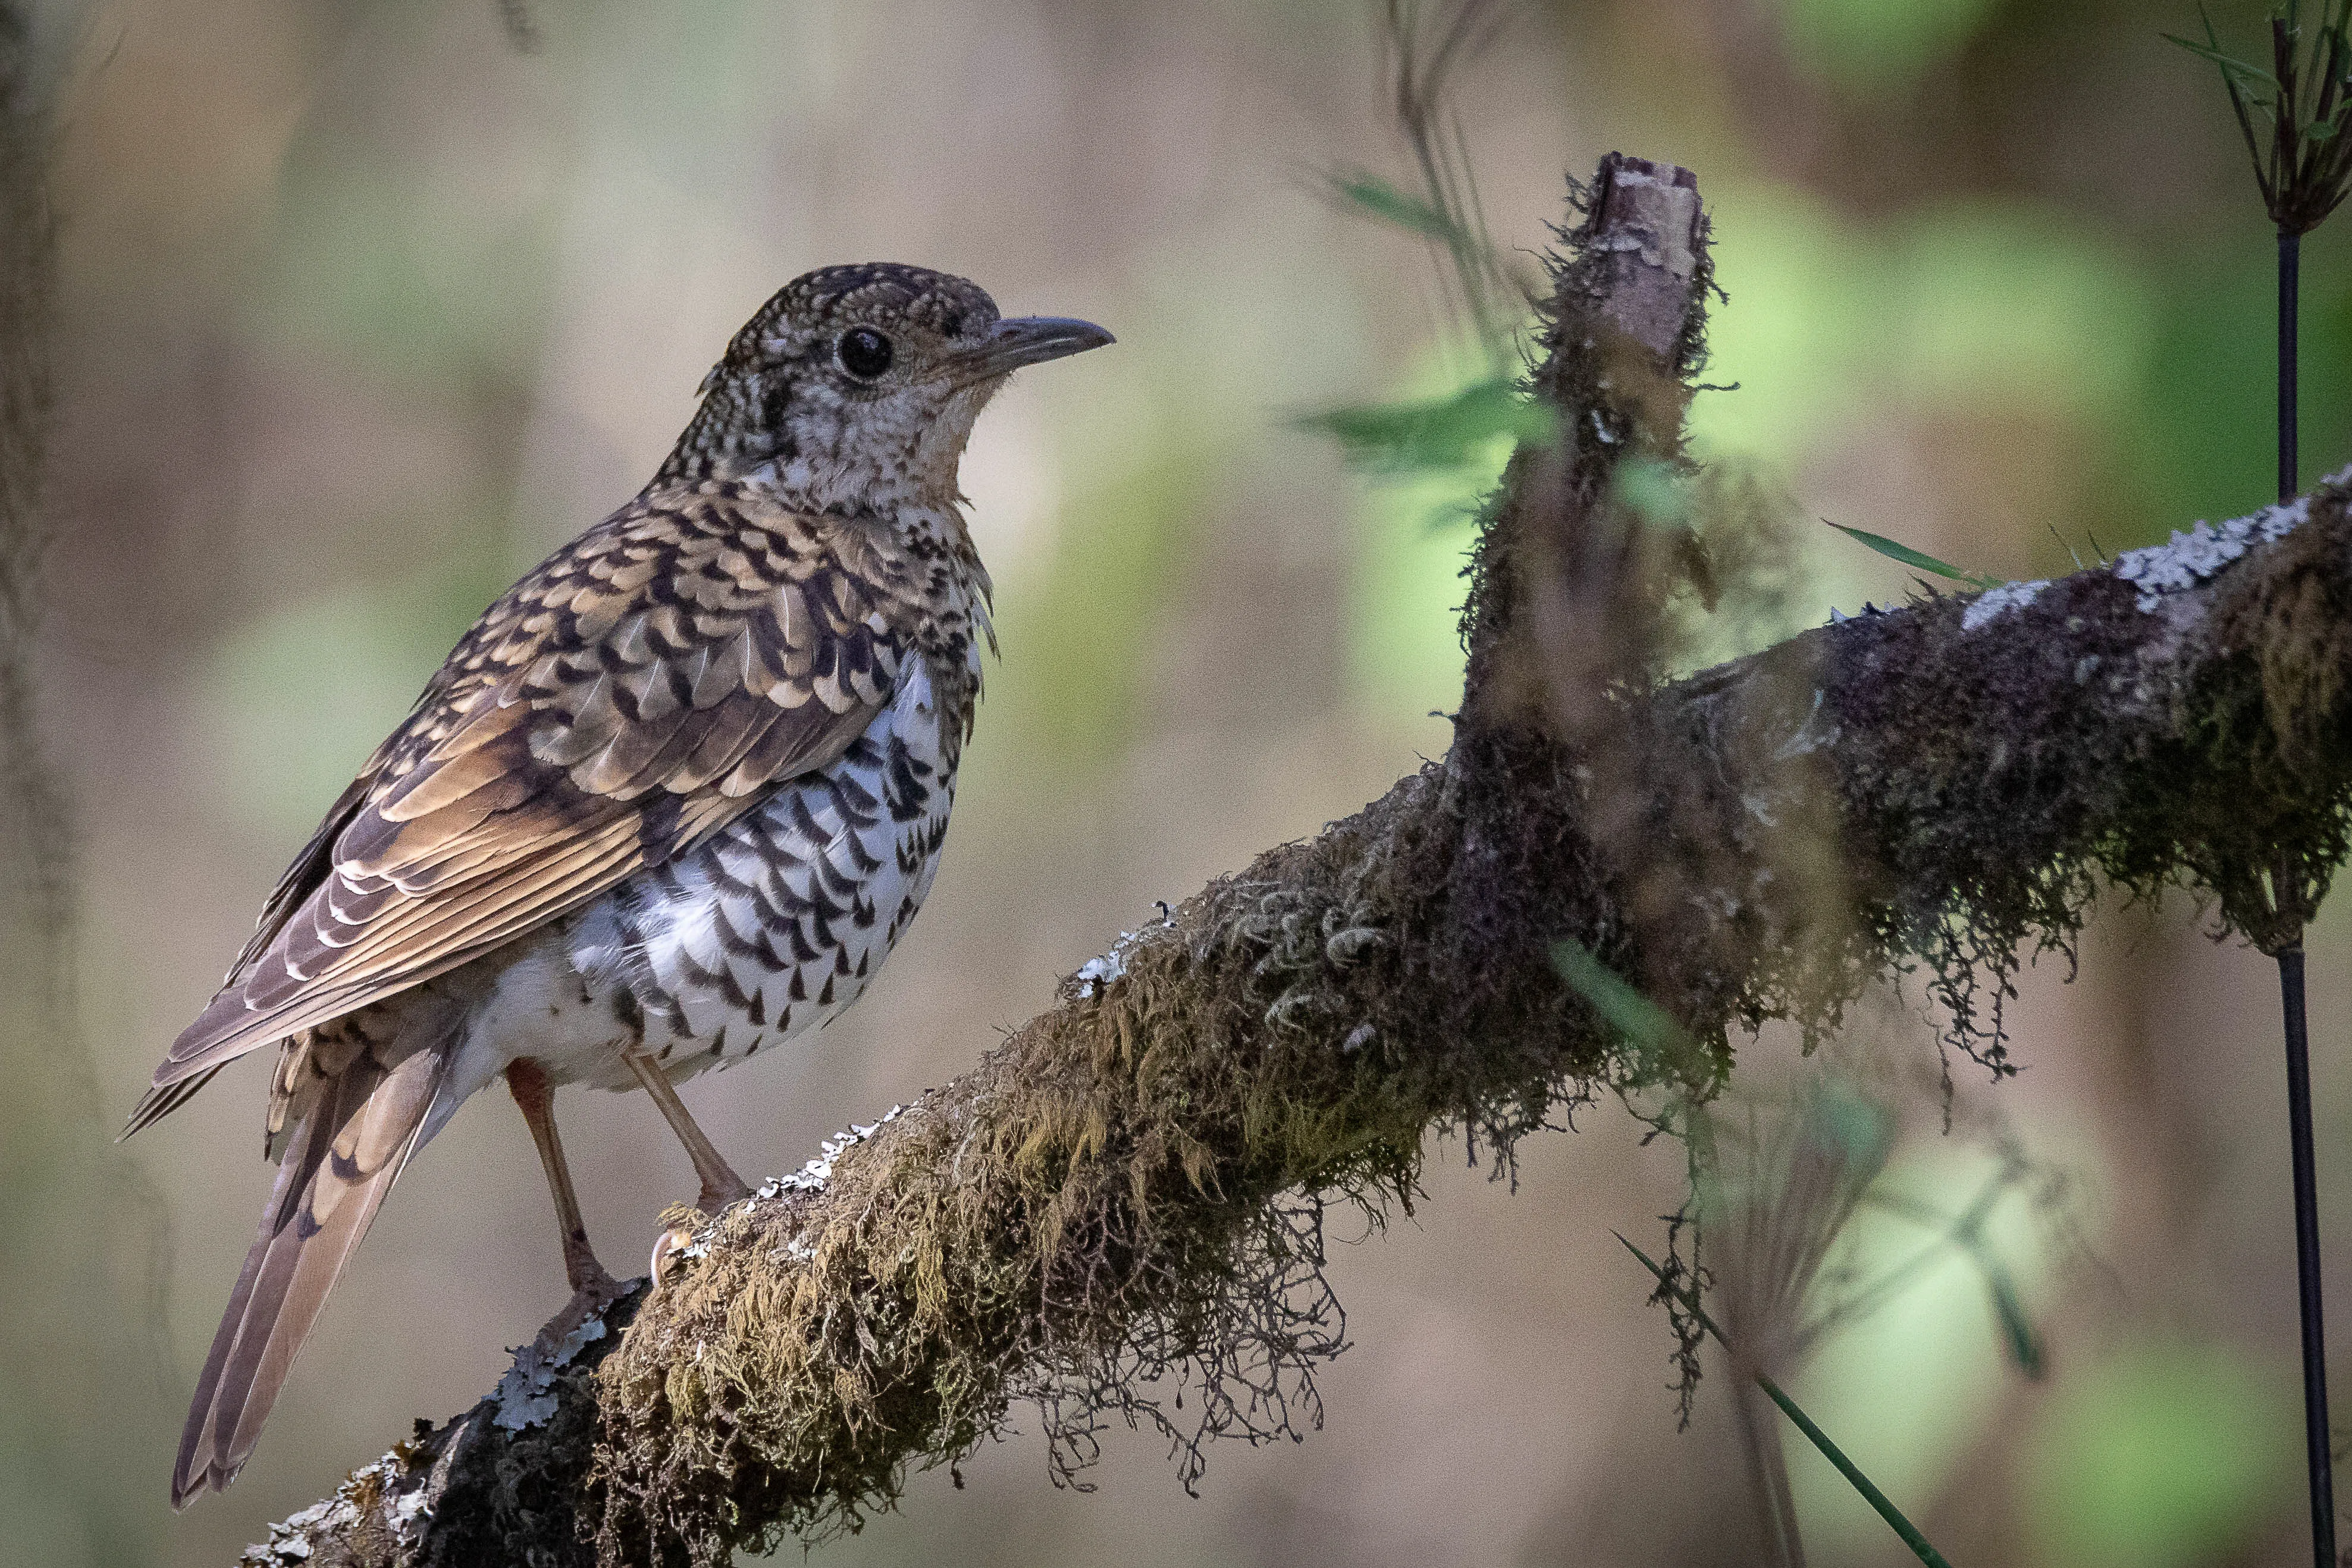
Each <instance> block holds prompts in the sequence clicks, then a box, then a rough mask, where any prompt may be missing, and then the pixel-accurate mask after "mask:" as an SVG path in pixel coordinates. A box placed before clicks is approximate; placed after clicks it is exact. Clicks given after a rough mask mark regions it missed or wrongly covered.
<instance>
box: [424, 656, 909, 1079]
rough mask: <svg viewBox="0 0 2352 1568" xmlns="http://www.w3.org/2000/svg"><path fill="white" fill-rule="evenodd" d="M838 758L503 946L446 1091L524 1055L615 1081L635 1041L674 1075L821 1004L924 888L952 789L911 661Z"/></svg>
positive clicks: (847, 986) (822, 1017) (796, 1022)
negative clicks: (519, 942) (511, 948)
mask: <svg viewBox="0 0 2352 1568" xmlns="http://www.w3.org/2000/svg"><path fill="white" fill-rule="evenodd" d="M913 663H914V666H915V668H914V669H913V671H912V672H911V673H910V674H909V675H908V678H907V679H906V680H905V682H904V683H903V684H902V685H901V687H900V688H899V690H898V696H897V698H896V699H895V700H894V701H893V702H892V703H891V705H890V706H889V707H888V708H887V709H885V710H883V711H882V712H881V713H879V714H878V715H877V716H876V718H875V720H874V721H873V722H872V723H871V724H870V725H868V726H867V727H866V731H865V733H864V734H863V735H861V736H860V737H859V738H858V740H857V741H856V743H855V744H853V745H852V746H851V747H850V748H849V750H848V751H847V752H845V753H843V755H842V756H841V758H840V759H839V760H837V761H836V762H835V763H833V764H832V765H831V766H829V767H827V768H825V769H824V770H823V771H821V772H819V773H813V774H810V775H807V776H806V777H804V778H802V779H799V780H796V781H794V782H793V783H792V784H788V785H786V786H785V787H783V788H782V789H780V790H778V791H777V792H776V793H775V794H774V795H772V796H771V797H770V798H769V799H768V800H767V801H766V802H764V803H763V804H762V805H760V806H758V807H756V808H755V809H753V810H751V811H749V812H746V813H745V814H744V815H743V816H740V817H738V818H737V819H736V820H735V821H734V822H733V823H731V824H730V825H729V826H727V827H725V828H723V829H721V830H720V831H719V833H717V834H714V835H713V836H711V837H709V838H708V839H706V840H704V841H703V842H702V843H700V844H698V845H697V846H695V847H693V848H692V849H690V850H688V852H687V853H686V854H685V855H683V856H680V857H679V858H677V859H676V860H673V861H671V862H669V863H668V864H667V865H663V866H657V867H654V868H649V869H647V870H645V871H642V872H639V873H638V874H637V875H635V876H634V877H631V878H630V879H627V880H626V881H625V882H623V883H621V884H619V885H618V886H617V887H615V888H614V889H613V890H612V891H611V892H609V893H607V894H606V895H604V897H603V898H602V899H600V900H597V901H596V902H594V903H593V904H591V905H589V906H588V907H587V908H586V909H584V910H581V911H579V912H578V913H577V914H575V915H573V916H572V917H570V918H568V919H566V920H564V921H559V922H557V923H556V924H554V925H553V926H551V927H549V928H548V930H547V931H546V932H545V933H544V934H543V935H542V936H541V938H540V939H539V940H538V941H536V942H531V943H530V945H529V946H528V947H527V948H525V949H523V950H522V951H520V952H517V953H516V954H515V955H514V958H513V961H512V962H511V963H509V964H508V965H507V966H506V968H505V969H504V970H503V972H502V973H500V974H499V977H498V980H497V981H496V983H495V984H493V985H492V986H491V988H490V990H489V992H488V994H486V995H485V997H484V999H483V1001H482V1003H481V1004H480V1005H478V1007H477V1008H476V1010H475V1012H474V1014H473V1015H472V1016H471V1017H470V1018H469V1019H468V1020H467V1028H466V1032H465V1033H466V1037H465V1040H464V1042H463V1044H462V1045H461V1046H460V1047H459V1060H458V1063H457V1070H456V1072H455V1073H454V1075H453V1076H454V1078H455V1079H457V1082H455V1083H453V1084H452V1086H451V1087H452V1088H453V1089H457V1090H459V1096H458V1097H459V1098H462V1097H463V1095H464V1094H467V1093H471V1092H472V1091H473V1090H474V1089H478V1088H480V1087H482V1086H484V1085H487V1084H488V1082H489V1081H490V1080H491V1079H493V1078H495V1077H496V1076H497V1075H498V1074H499V1072H502V1071H503V1070H504V1069H505V1067H506V1065H507V1063H509V1062H510V1061H513V1060H515V1059H517V1058H524V1057H528V1058H533V1059H534V1060H536V1061H538V1062H539V1063H540V1064H541V1066H542V1067H544V1068H546V1070H547V1072H548V1074H549V1076H550V1077H551V1079H553V1080H554V1081H556V1082H558V1083H585V1084H592V1085H594V1086H596V1087H599V1088H605V1089H628V1088H634V1087H635V1085H636V1079H635V1076H634V1075H633V1074H632V1073H631V1072H630V1070H629V1068H628V1067H627V1065H626V1064H625V1062H624V1061H623V1060H622V1055H621V1053H622V1051H623V1049H624V1048H626V1047H637V1048H641V1049H642V1050H644V1051H645V1052H646V1054H648V1055H650V1056H651V1057H653V1058H654V1059H655V1060H656V1061H657V1062H659V1063H660V1064H661V1065H662V1067H663V1068H664V1070H665V1071H667V1074H668V1075H669V1077H670V1078H671V1079H677V1080H683V1079H688V1078H691V1077H693V1076H694V1075H695V1074H697V1073H699V1072H702V1071H704V1070H706V1069H708V1068H714V1067H722V1066H725V1065H727V1064H729V1063H730V1062H735V1061H740V1060H741V1059H742V1058H745V1057H748V1056H750V1055H751V1054H752V1053H753V1052H755V1051H758V1050H761V1049H763V1048H765V1047H769V1046H772V1045H775V1044H778V1043H780V1042H782V1041H783V1040H787V1039H790V1038H791V1037H793V1036H794V1035H798V1034H800V1033H802V1032H803V1031H804V1030H807V1029H811V1028H814V1027H817V1026H821V1025H823V1024H824V1023H826V1022H828V1021H830V1020H831V1019H832V1018H833V1017H834V1016H835V1015H837V1014H839V1013H840V1012H841V1011H842V1009H844V1008H845V1007H847V1006H848V1005H850V1004H851V1003H852V1002H855V1001H856V999H857V998H858V996H859V995H860V994H863V993H864V991H865V989H866V985H867V984H869V983H870V982H871V981H872V980H873V978H874V975H875V973H876V972H877V970H878V969H879V968H880V967H881V964H882V961H883V960H884V959H885V958H887V956H889V952H890V949H891V948H892V947H893V946H895V945H896V944H897V942H898V938H899V937H901V936H903V935H904V934H906V930H907V927H908V923H909V922H910V921H912V920H913V919H914V917H915V911H916V910H918V909H919V907H920V906H921V904H922V901H923V899H924V897H925V896H926V895H927V894H929V891H930V888H931V879H932V876H933V874H934V873H935V872H936V871H937V870H938V868H939V856H940V844H941V842H942V841H943V840H944V838H945V837H946V833H947V823H948V811H949V808H950V805H952V804H953V802H954V797H955V779H954V774H953V772H952V766H951V764H950V763H949V761H948V754H949V753H948V750H947V746H946V744H945V741H946V738H945V737H944V736H943V735H942V733H941V726H940V712H939V710H938V706H937V704H936V703H935V702H934V701H933V700H932V689H931V683H930V679H929V675H928V673H927V671H926V670H925V669H924V668H923V664H922V661H921V660H919V659H917V660H914V661H913Z"/></svg>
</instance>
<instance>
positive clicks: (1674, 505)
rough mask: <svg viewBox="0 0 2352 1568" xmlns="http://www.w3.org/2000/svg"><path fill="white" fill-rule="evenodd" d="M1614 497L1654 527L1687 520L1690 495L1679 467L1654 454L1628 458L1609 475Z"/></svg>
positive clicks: (1668, 526) (1664, 526) (1672, 524)
mask: <svg viewBox="0 0 2352 1568" xmlns="http://www.w3.org/2000/svg"><path fill="white" fill-rule="evenodd" d="M1610 485H1611V488H1612V489H1614V490H1615V492H1616V495H1617V500H1619V501H1620V502H1622V504H1623V505H1624V506H1625V507H1626V509H1627V510H1630V511H1632V512H1633V515H1634V516H1636V517H1638V518H1640V519H1641V520H1642V521H1643V522H1645V523H1647V524H1649V525H1650V526H1651V527H1653V528H1672V527H1675V526H1676V525H1678V524H1680V523H1682V522H1684V521H1687V520H1688V518H1689V516H1690V510H1691V508H1690V496H1689V493H1688V488H1687V487H1686V486H1685V484H1684V482H1683V475H1682V470H1680V469H1678V468H1675V466H1674V465H1673V464H1671V463H1662V462H1659V461H1658V460H1657V459H1656V458H1626V459H1624V460H1623V461H1622V462H1620V463H1619V464H1618V465H1617V468H1616V471H1615V472H1614V473H1613V474H1612V476H1611V478H1610Z"/></svg>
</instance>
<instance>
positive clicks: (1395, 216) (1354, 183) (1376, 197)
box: [1325, 169, 1467, 245]
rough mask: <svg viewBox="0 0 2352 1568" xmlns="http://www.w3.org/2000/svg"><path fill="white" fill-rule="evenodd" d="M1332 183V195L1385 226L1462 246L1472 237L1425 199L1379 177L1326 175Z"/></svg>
mask: <svg viewBox="0 0 2352 1568" xmlns="http://www.w3.org/2000/svg"><path fill="white" fill-rule="evenodd" d="M1325 178H1327V179H1328V180H1329V181H1330V183H1331V190H1332V194H1333V195H1337V196H1338V197H1339V199H1340V200H1341V201H1343V202H1346V203H1347V204H1349V205H1351V206H1357V207H1360V208H1362V209H1363V210H1364V211H1365V212H1367V213H1369V214H1370V215H1371V216H1373V217H1376V218H1378V219H1380V220H1381V222H1382V223H1391V224H1394V225H1396V226H1397V227H1399V228H1402V229H1410V230H1411V231H1412V232H1413V233H1414V234H1419V235H1426V236H1427V237H1430V238H1432V239H1441V240H1444V242H1445V243H1447V244H1448V245H1454V244H1458V243H1460V242H1462V241H1463V240H1465V239H1466V238H1467V236H1465V234H1464V233H1463V232H1462V226H1461V225H1459V224H1457V223H1455V222H1454V220H1453V219H1452V218H1450V217H1448V216H1445V214H1444V213H1442V212H1440V211H1439V210H1438V209H1437V208H1436V207H1434V206H1433V205H1430V204H1429V203H1428V202H1426V201H1424V200H1423V199H1422V198H1421V197H1419V196H1416V195H1412V193H1410V192H1407V191H1401V190H1399V189H1397V188H1396V186H1394V185H1392V184H1389V182H1388V181H1386V180H1383V179H1381V177H1380V176H1379V175H1378V174H1366V173H1365V172H1363V171H1362V170H1360V169H1351V170H1346V171H1343V172H1339V173H1336V174H1328V175H1326V176H1325Z"/></svg>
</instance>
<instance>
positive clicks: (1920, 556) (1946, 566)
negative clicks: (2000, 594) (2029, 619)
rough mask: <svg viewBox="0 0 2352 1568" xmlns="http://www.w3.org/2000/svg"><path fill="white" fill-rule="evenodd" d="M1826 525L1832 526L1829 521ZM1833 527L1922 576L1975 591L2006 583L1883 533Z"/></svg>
mask: <svg viewBox="0 0 2352 1568" xmlns="http://www.w3.org/2000/svg"><path fill="white" fill-rule="evenodd" d="M1822 521H1823V522H1829V520H1828V519H1827V518H1823V519H1822ZM1829 526H1830V527H1832V528H1834V529H1836V530H1837V531H1839V532H1840V533H1843V534H1844V535H1846V536H1847V537H1848V538H1851V539H1853V540H1856V541H1859V542H1861V543H1863V544H1865V545H1867V546H1869V547H1870V548H1871V549H1873V550H1875V551H1876V552H1878V553H1880V554H1881V555H1884V556H1885V557H1886V558H1887V559H1888V560H1890V561H1900V562H1901V563H1903V564H1904V565H1906V566H1914V567H1916V568H1918V569H1919V570H1920V571H1922V572H1932V573H1934V574H1936V575H1937V576H1938V577H1948V578H1950V579H1951V580H1952V581H1953V582H1955V583H1966V584H1969V586H1970V587H1972V588H1998V587H2000V585H2001V583H2002V582H2003V579H2001V578H1999V577H1989V576H1987V575H1985V574H1983V573H1981V572H1963V571H1961V570H1960V569H1959V568H1958V567H1957V566H1955V565H1953V564H1952V563H1950V562H1948V561H1938V560H1937V559H1936V558H1935V557H1934V556H1932V555H1930V554H1928V553H1927V552H1926V551H1924V550H1914V549H1912V548H1911V547H1910V546H1909V545H1907V544H1905V543H1903V542H1900V541H1897V540H1893V539H1889V538H1887V537H1886V536H1885V534H1883V533H1873V532H1871V531H1869V530H1867V529H1863V528H1848V527H1847V526H1846V525H1845V524H1843V523H1842V522H1829Z"/></svg>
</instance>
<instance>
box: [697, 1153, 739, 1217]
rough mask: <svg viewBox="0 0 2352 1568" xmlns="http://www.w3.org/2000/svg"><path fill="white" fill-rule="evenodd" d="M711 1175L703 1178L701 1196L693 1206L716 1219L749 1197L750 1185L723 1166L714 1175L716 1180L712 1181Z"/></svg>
mask: <svg viewBox="0 0 2352 1568" xmlns="http://www.w3.org/2000/svg"><path fill="white" fill-rule="evenodd" d="M713 1174H714V1173H706V1174H705V1175H704V1176H703V1178H702V1194H701V1195H700V1196H699V1197H698V1198H696V1199H695V1200H694V1206H695V1207H696V1208H698V1209H700V1210H701V1211H702V1212H703V1213H704V1214H707V1215H711V1216H712V1217H713V1218H716V1217H718V1216H719V1215H722V1214H724V1213H726V1212H727V1211H728V1210H729V1209H730V1208H731V1207H733V1206H734V1205H737V1204H740V1203H741V1202H742V1201H743V1200H744V1199H746V1198H748V1197H750V1196H751V1184H749V1183H747V1182H746V1181H744V1180H743V1178H742V1177H740V1176H739V1175H737V1174H736V1173H734V1171H733V1170H731V1169H730V1168H729V1167H727V1166H725V1165H721V1166H720V1167H719V1172H718V1173H715V1174H716V1175H717V1176H718V1179H717V1180H713Z"/></svg>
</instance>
